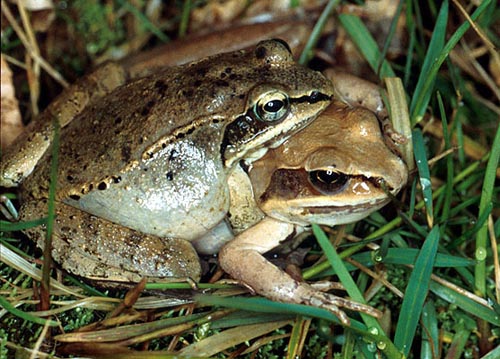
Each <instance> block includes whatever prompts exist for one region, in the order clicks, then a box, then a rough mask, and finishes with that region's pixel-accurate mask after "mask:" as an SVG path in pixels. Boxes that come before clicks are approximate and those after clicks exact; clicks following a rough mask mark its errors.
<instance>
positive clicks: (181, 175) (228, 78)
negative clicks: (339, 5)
mask: <svg viewBox="0 0 500 359" xmlns="http://www.w3.org/2000/svg"><path fill="white" fill-rule="evenodd" d="M332 95H333V87H332V85H331V83H330V82H329V81H327V80H326V79H325V78H324V77H323V76H322V75H321V74H319V73H316V72H314V71H311V70H309V69H306V68H304V67H301V66H299V65H297V64H296V63H295V62H294V61H293V59H292V57H291V54H290V52H289V49H288V48H287V47H286V46H285V45H284V44H283V43H282V42H280V41H266V42H262V43H260V44H258V45H257V46H256V47H255V48H254V49H252V50H248V51H237V52H233V53H227V54H220V55H216V56H214V57H210V58H207V59H203V60H200V61H198V62H196V63H192V64H188V65H183V66H180V67H174V68H167V69H165V70H163V71H162V72H160V73H157V74H153V75H150V76H148V77H144V78H140V79H137V80H134V81H132V82H129V83H127V84H125V85H123V86H121V87H118V88H117V89H116V90H114V91H112V92H111V93H110V94H109V95H106V96H104V97H103V98H102V99H100V100H99V101H95V102H92V103H91V104H90V105H89V106H87V107H86V108H85V109H84V110H83V112H82V113H81V114H80V115H78V116H77V117H76V118H75V119H73V120H72V121H71V122H70V123H69V124H68V125H67V126H66V127H64V128H63V129H62V130H61V136H60V138H61V144H60V149H59V167H58V186H57V187H58V190H57V194H56V213H57V221H56V238H55V241H54V243H55V245H54V257H55V258H56V259H58V260H60V261H61V262H62V265H63V267H64V268H66V269H68V270H70V271H72V272H74V273H76V274H79V275H83V276H86V277H92V278H93V279H98V278H99V277H100V276H101V277H102V279H103V280H113V281H129V280H134V281H135V280H136V278H138V277H140V275H142V274H144V275H150V276H153V277H154V276H155V272H156V276H157V277H165V276H174V277H185V276H191V277H193V278H195V279H198V278H199V264H198V263H197V257H196V253H195V251H194V249H193V248H192V246H191V244H189V243H188V242H187V241H189V240H192V239H195V238H198V237H199V236H200V235H203V234H204V233H205V232H207V231H209V230H210V229H211V228H213V227H214V226H216V225H217V224H218V223H219V222H221V221H222V220H223V218H224V216H225V214H226V212H227V210H228V207H229V194H228V188H227V177H228V176H229V174H230V173H231V171H232V170H233V168H234V166H235V165H236V164H237V163H238V162H239V161H240V160H242V159H244V160H246V161H248V162H251V161H253V160H255V159H257V158H259V157H260V156H262V155H263V154H264V153H265V150H266V149H267V146H276V145H278V144H279V143H281V142H282V141H284V140H286V138H287V137H288V136H290V135H292V134H293V133H295V132H297V131H298V130H299V129H300V128H302V127H304V126H305V125H306V124H307V123H308V122H310V121H312V120H313V119H314V118H315V117H316V116H317V115H318V113H320V112H321V110H323V109H324V108H325V107H326V106H327V105H328V103H329V102H330V99H331V96H332ZM269 104H273V106H274V107H273V106H269ZM276 104H279V106H277V107H276ZM274 108H277V110H274ZM241 129H245V131H242V130H241ZM50 163H51V158H50V154H49V153H46V154H45V155H44V157H42V159H41V161H40V163H39V165H38V166H37V167H36V168H35V170H34V172H33V173H32V174H31V175H30V176H29V177H28V178H27V179H26V180H25V181H24V183H23V184H22V187H21V191H20V193H21V198H22V201H23V205H22V208H21V219H23V220H29V219H34V218H39V217H41V216H43V215H44V213H46V198H47V189H48V178H49V172H50ZM30 232H31V233H30V234H31V235H33V237H34V239H35V240H37V242H38V243H39V244H40V245H43V244H42V242H43V228H38V229H33V230H30ZM141 234H142V235H144V238H145V239H144V241H143V242H141V241H140V240H138V238H141ZM153 237H154V239H153ZM130 238H134V240H133V241H131V240H130ZM158 238H160V239H159V240H158ZM172 238H174V239H172ZM180 240H181V241H180ZM182 240H187V241H182ZM152 243H153V244H154V243H156V244H154V245H153V244H152ZM176 246H178V247H179V258H178V259H175V258H174V259H173V261H174V262H175V263H173V264H170V263H171V262H172V261H167V260H166V258H169V259H171V258H172V255H170V254H168V255H165V256H161V255H153V254H154V253H174V252H175V247H176ZM118 248H121V249H120V250H119V249H118ZM127 248H128V249H127ZM126 253H129V256H126V255H125V254H126ZM148 255H150V258H149V261H150V263H151V265H150V266H149V268H155V267H156V270H149V269H148V270H147V273H142V267H143V265H144V263H146V262H147V261H148ZM152 257H154V258H156V259H152ZM78 258H80V259H81V263H83V264H82V265H78ZM106 266H109V271H102V270H101V269H102V268H104V267H106Z"/></svg>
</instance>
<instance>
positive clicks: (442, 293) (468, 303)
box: [430, 282, 500, 326]
mask: <svg viewBox="0 0 500 359" xmlns="http://www.w3.org/2000/svg"><path fill="white" fill-rule="evenodd" d="M430 289H431V291H432V292H433V293H434V294H436V295H437V296H439V297H441V298H442V299H444V300H446V301H447V302H450V303H453V304H455V305H456V306H458V307H459V308H460V309H462V310H464V311H466V312H468V313H470V314H472V315H473V316H475V317H478V318H481V319H483V320H485V321H487V322H489V323H491V324H493V325H496V326H500V315H499V314H498V313H496V312H495V311H494V310H493V309H491V308H488V307H486V306H484V305H481V304H479V303H478V302H476V301H474V300H472V299H470V298H468V297H466V296H465V295H463V294H460V293H459V292H457V291H454V290H452V289H450V288H448V287H445V286H443V285H441V284H439V283H436V282H432V283H431V286H430Z"/></svg>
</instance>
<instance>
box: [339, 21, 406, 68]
mask: <svg viewBox="0 0 500 359" xmlns="http://www.w3.org/2000/svg"><path fill="white" fill-rule="evenodd" d="M339 20H340V23H341V24H342V27H343V28H344V29H345V30H346V31H347V33H348V34H349V36H350V37H351V39H352V41H353V42H354V43H355V44H356V47H357V48H358V50H359V51H360V52H361V53H362V54H363V56H364V57H365V59H366V61H368V63H369V64H370V67H371V68H372V70H373V71H374V72H375V73H377V74H379V76H380V78H385V77H395V76H396V74H395V73H394V70H393V69H392V67H391V65H390V64H389V62H387V61H386V60H383V61H382V65H380V66H379V64H380V63H381V62H380V60H381V58H382V55H381V53H380V50H379V48H378V45H377V42H376V41H375V40H374V39H373V37H372V35H371V34H370V32H369V31H368V29H367V28H366V26H365V24H363V22H362V21H361V20H360V19H359V18H358V17H357V16H354V15H350V14H340V15H339ZM379 68H380V72H379Z"/></svg>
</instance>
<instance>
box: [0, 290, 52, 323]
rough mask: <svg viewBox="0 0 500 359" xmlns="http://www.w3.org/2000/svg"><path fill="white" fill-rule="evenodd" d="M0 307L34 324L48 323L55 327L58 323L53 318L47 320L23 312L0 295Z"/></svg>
mask: <svg viewBox="0 0 500 359" xmlns="http://www.w3.org/2000/svg"><path fill="white" fill-rule="evenodd" d="M0 307H2V308H4V309H5V310H7V311H8V312H9V313H11V314H13V315H15V316H17V317H19V318H21V319H23V320H27V321H30V322H33V323H36V324H40V325H49V326H51V327H57V326H58V325H59V322H56V321H55V320H49V319H43V318H40V317H37V316H35V315H33V314H29V313H26V312H23V311H22V310H19V309H17V308H16V307H14V306H13V305H12V304H10V302H9V301H8V300H7V299H6V298H5V297H4V296H0Z"/></svg>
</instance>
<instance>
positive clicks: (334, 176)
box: [316, 170, 341, 183]
mask: <svg viewBox="0 0 500 359" xmlns="http://www.w3.org/2000/svg"><path fill="white" fill-rule="evenodd" d="M316 176H317V178H318V180H320V181H321V182H324V183H332V182H335V181H337V180H339V177H341V175H339V174H338V173H336V172H333V171H331V170H328V171H316Z"/></svg>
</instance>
